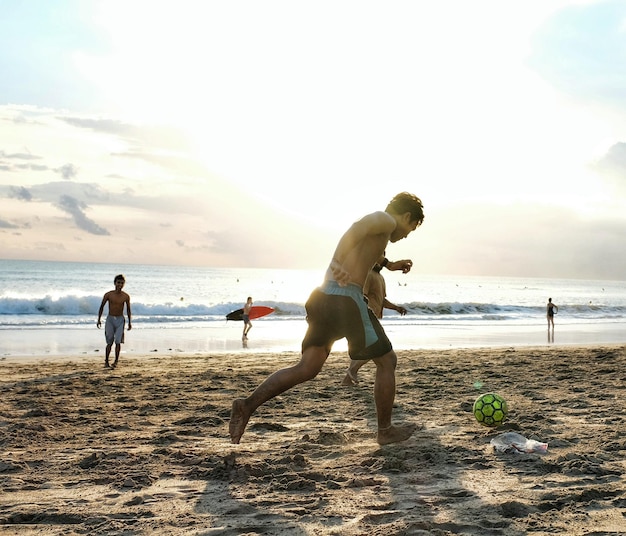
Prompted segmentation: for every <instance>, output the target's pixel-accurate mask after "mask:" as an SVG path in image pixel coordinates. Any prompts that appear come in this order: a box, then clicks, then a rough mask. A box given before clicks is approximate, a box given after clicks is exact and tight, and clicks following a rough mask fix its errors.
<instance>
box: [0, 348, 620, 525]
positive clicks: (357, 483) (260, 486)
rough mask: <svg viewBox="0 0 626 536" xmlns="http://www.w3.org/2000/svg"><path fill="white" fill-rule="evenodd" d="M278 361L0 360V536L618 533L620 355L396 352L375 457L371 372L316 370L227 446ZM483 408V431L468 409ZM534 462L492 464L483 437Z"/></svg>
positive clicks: (495, 456)
mask: <svg viewBox="0 0 626 536" xmlns="http://www.w3.org/2000/svg"><path fill="white" fill-rule="evenodd" d="M298 356H299V353H298V352H288V353H282V354H276V353H269V354H268V353H259V352H254V351H253V352H249V353H247V354H242V353H241V352H239V353H236V354H232V353H224V354H207V353H199V354H197V355H187V356H184V355H177V354H175V353H172V354H167V355H155V354H138V355H132V356H128V357H127V359H124V360H122V361H121V362H120V365H119V366H118V368H116V369H114V370H110V369H104V368H103V367H100V366H97V367H94V366H93V362H92V361H93V360H92V357H91V356H87V357H85V356H79V357H78V358H72V357H71V356H62V357H61V358H59V359H57V358H54V359H52V358H50V357H49V356H39V359H38V360H37V361H36V362H34V363H33V362H32V361H30V360H27V361H21V360H19V359H11V360H10V362H9V361H8V360H4V361H2V369H3V372H5V374H3V375H2V376H1V377H0V388H1V389H2V392H3V397H2V399H0V429H2V431H3V434H2V436H1V439H0V444H1V445H2V450H3V455H2V457H1V458H0V533H7V534H8V533H11V534H25V535H27V534H28V535H29V534H42V533H44V532H45V533H46V534H53V535H59V536H60V535H61V534H79V533H80V534H93V535H95V536H105V535H107V536H109V535H120V536H121V535H122V534H130V533H132V534H136V535H140V536H143V535H146V536H148V535H151V534H167V535H169V536H188V535H192V536H200V535H202V534H209V533H211V534H224V535H227V534H252V533H254V534H267V535H275V536H293V535H294V534H295V535H297V536H310V535H312V534H316V535H318V536H338V535H341V536H359V535H362V534H421V533H446V534H448V533H454V534H459V533H463V534H467V535H468V536H484V535H485V534H487V533H488V534H490V535H492V536H523V535H525V534H530V533H532V534H535V535H537V536H543V535H549V534H555V533H559V534H570V535H572V536H583V535H584V534H589V533H591V532H594V533H595V532H598V533H600V532H602V533H604V534H609V533H611V534H617V533H620V531H623V527H624V518H625V517H626V491H625V490H626V466H625V465H624V462H623V458H624V454H625V453H626V431H625V430H626V428H625V425H626V417H624V416H623V415H622V412H620V411H618V410H616V408H621V407H624V405H626V389H625V388H624V385H626V345H624V344H621V345H617V344H616V345H592V346H573V345H572V346H561V345H558V344H557V345H552V346H547V345H544V346H540V347H519V348H513V347H507V348H502V347H500V348H478V349H446V350H411V351H402V350H400V351H398V370H397V374H396V376H397V387H396V391H397V395H396V403H395V406H394V408H395V409H394V422H397V423H402V422H409V421H412V422H415V423H417V424H418V425H419V429H418V430H417V431H416V432H415V433H414V434H413V436H412V437H411V438H409V439H408V440H407V441H405V442H403V443H398V444H394V445H386V446H384V447H381V446H379V445H378V444H377V443H376V442H375V431H376V413H375V405H374V400H373V396H372V392H373V385H374V376H375V374H374V369H375V367H374V366H370V365H366V366H365V367H363V368H362V369H361V371H360V372H359V378H360V384H359V385H358V386H353V387H342V386H341V385H340V382H341V379H342V377H343V375H344V373H345V369H346V366H347V360H348V357H347V355H346V354H345V353H344V352H336V355H334V356H331V359H329V360H328V361H327V363H326V364H325V366H324V367H323V369H322V371H321V372H320V374H319V375H318V377H317V378H315V379H314V380H312V381H309V382H305V383H304V384H301V385H299V386H296V387H294V388H293V389H292V390H290V391H288V392H286V393H283V394H282V395H281V396H280V397H277V398H276V399H274V400H272V401H270V402H268V403H266V404H265V405H263V406H262V407H260V408H259V410H258V411H257V412H256V413H255V414H254V415H253V416H252V418H251V419H250V422H249V423H248V428H247V430H246V433H245V434H244V436H243V438H242V442H241V444H239V445H232V444H231V443H230V441H229V438H228V421H229V416H230V407H231V404H232V401H233V400H234V399H235V398H239V397H241V396H245V395H246V394H247V393H249V392H250V391H251V390H252V389H253V388H254V387H256V385H258V384H259V383H260V381H262V380H263V379H264V378H265V377H267V375H268V374H269V373H271V372H273V371H275V370H277V369H278V368H280V367H284V366H288V365H289V364H291V363H292V362H293V361H295V360H296V359H298ZM485 392H497V393H499V394H500V395H501V396H503V397H504V398H505V399H506V400H507V403H508V405H509V415H508V420H507V421H506V422H505V424H504V425H503V426H502V427H500V428H498V429H493V428H487V427H484V426H481V425H479V424H478V423H477V422H476V420H475V419H474V418H473V415H472V411H471V410H472V403H473V401H474V400H475V399H476V398H477V396H479V395H480V394H484V393H485ZM510 431H514V432H517V433H519V434H522V435H523V436H524V437H527V438H532V439H536V440H538V441H541V442H546V443H548V451H547V453H545V454H543V455H540V454H534V453H533V454H524V453H498V452H496V451H495V450H494V448H493V447H492V446H491V444H490V440H491V439H493V438H494V437H496V436H497V435H499V434H500V433H502V432H510Z"/></svg>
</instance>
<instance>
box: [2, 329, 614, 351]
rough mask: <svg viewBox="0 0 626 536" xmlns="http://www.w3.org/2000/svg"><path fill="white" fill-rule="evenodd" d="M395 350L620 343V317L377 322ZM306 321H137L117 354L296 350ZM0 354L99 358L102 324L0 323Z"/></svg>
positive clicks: (340, 345)
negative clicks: (247, 325)
mask: <svg viewBox="0 0 626 536" xmlns="http://www.w3.org/2000/svg"><path fill="white" fill-rule="evenodd" d="M383 326H384V328H385V331H386V332H387V335H388V337H389V339H390V340H391V342H392V344H393V347H394V349H395V350H396V351H404V350H422V349H423V350H445V349H469V348H498V347H508V346H512V347H535V346H546V347H548V346H555V345H556V346H563V345H567V346H571V345H574V346H575V345H602V344H619V343H626V326H624V324H623V323H589V324H583V323H576V324H561V325H558V326H556V329H555V333H554V336H553V338H548V332H547V329H546V328H545V326H543V325H541V326H540V325H514V324H507V325H500V324H491V325H476V324H463V325H450V324H437V325H428V326H423V325H420V326H411V325H409V326H406V325H402V324H399V323H397V322H389V323H383ZM305 331H306V322H305V321H304V320H299V321H283V322H280V323H276V322H274V323H272V322H262V321H257V322H255V323H254V328H253V329H252V331H251V333H250V336H249V340H248V341H247V343H246V344H245V345H244V344H243V343H242V341H241V325H240V324H232V323H231V324H229V325H222V324H219V325H207V326H203V327H178V326H176V327H158V328H148V329H145V328H144V329H142V327H141V324H135V327H134V328H133V329H132V330H130V331H128V330H127V331H126V343H125V344H123V345H122V353H121V357H122V358H123V357H125V356H127V357H130V356H136V355H142V354H145V355H151V354H154V355H164V354H171V353H173V354H177V355H196V354H202V353H211V354H216V355H217V354H221V355H223V354H242V355H245V354H246V353H251V352H254V353H281V352H299V350H300V345H301V342H302V337H303V336H304V333H305ZM0 338H1V339H2V349H1V353H0V359H2V358H11V359H26V358H32V357H39V356H45V357H51V358H52V357H63V356H73V357H101V358H102V359H103V360H104V351H105V341H104V330H98V329H96V328H95V326H94V327H93V328H92V327H90V328H85V327H82V328H68V327H64V328H56V327H45V328H22V329H1V330H0ZM346 350H347V343H346V341H345V340H340V341H337V342H336V343H335V345H334V346H333V353H334V352H342V351H346Z"/></svg>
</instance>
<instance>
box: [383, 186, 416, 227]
mask: <svg viewBox="0 0 626 536" xmlns="http://www.w3.org/2000/svg"><path fill="white" fill-rule="evenodd" d="M385 211H386V212H389V211H391V212H393V213H394V214H404V213H405V212H410V213H411V221H416V222H417V225H418V227H419V226H420V225H422V222H423V221H424V206H423V205H422V200H421V199H420V198H419V197H417V196H416V195H413V194H410V193H408V192H402V193H399V194H398V195H396V196H395V197H394V198H393V199H392V200H391V201H389V204H388V205H387V208H386V209H385Z"/></svg>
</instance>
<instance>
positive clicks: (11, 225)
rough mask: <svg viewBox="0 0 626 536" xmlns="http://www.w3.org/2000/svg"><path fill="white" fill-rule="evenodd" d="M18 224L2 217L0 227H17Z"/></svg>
mask: <svg viewBox="0 0 626 536" xmlns="http://www.w3.org/2000/svg"><path fill="white" fill-rule="evenodd" d="M17 228H18V226H17V225H14V224H13V223H10V222H8V221H6V220H2V219H0V229H17Z"/></svg>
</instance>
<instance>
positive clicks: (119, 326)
mask: <svg viewBox="0 0 626 536" xmlns="http://www.w3.org/2000/svg"><path fill="white" fill-rule="evenodd" d="M125 325H126V319H125V318H124V317H123V316H112V315H109V316H107V321H106V323H105V324H104V337H105V339H106V342H107V344H113V343H115V344H122V343H123V342H124V326H125Z"/></svg>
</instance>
